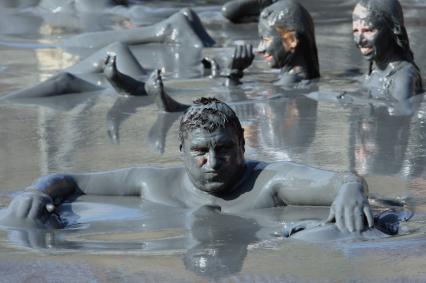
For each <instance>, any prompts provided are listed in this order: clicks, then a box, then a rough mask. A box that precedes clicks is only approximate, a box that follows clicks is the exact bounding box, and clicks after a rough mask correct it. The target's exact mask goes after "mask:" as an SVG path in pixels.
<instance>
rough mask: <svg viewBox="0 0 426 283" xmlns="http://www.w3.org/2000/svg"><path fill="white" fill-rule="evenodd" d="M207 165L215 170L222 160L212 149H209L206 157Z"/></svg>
mask: <svg viewBox="0 0 426 283" xmlns="http://www.w3.org/2000/svg"><path fill="white" fill-rule="evenodd" d="M207 158H208V159H207V166H208V168H210V169H213V170H217V169H219V168H220V166H221V164H222V162H221V159H220V157H218V156H217V154H216V152H215V151H214V150H210V151H209V155H208V157H207Z"/></svg>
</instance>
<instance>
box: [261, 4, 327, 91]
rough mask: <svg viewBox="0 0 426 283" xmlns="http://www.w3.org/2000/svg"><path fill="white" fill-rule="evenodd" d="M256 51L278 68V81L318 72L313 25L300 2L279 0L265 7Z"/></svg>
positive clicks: (306, 77)
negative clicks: (279, 74)
mask: <svg viewBox="0 0 426 283" xmlns="http://www.w3.org/2000/svg"><path fill="white" fill-rule="evenodd" d="M259 36H260V44H259V47H258V50H257V51H258V53H260V54H261V55H263V58H264V59H265V60H266V61H267V62H268V63H269V66H270V67H271V68H280V69H281V76H280V80H279V81H278V83H277V84H279V85H291V84H293V83H297V82H301V81H303V80H311V79H315V78H318V77H319V76H320V72H319V62H318V51H317V46H316V42H315V28H314V23H313V20H312V17H311V15H310V14H309V12H308V11H307V10H306V9H305V8H304V7H303V6H302V5H301V4H299V3H297V2H295V1H292V0H283V1H279V2H277V3H275V4H273V5H271V6H269V7H266V8H265V9H264V10H263V11H262V13H261V14H260V19H259Z"/></svg>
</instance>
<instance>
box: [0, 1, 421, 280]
mask: <svg viewBox="0 0 426 283" xmlns="http://www.w3.org/2000/svg"><path fill="white" fill-rule="evenodd" d="M22 2H23V1H22ZM29 2H30V1H29ZM29 2H28V3H29ZM188 2H189V1H188ZM300 2H301V3H302V4H304V5H305V7H306V8H307V9H308V10H309V11H310V12H311V14H312V16H313V18H314V21H315V24H316V36H317V44H318V49H319V50H318V51H319V58H320V66H321V75H322V76H321V79H320V80H319V82H318V84H317V86H316V88H315V89H314V90H312V91H319V92H322V93H327V92H330V91H334V92H340V91H353V92H360V91H359V88H360V84H359V79H360V78H361V76H362V74H363V73H364V72H365V71H366V68H367V63H366V62H364V61H363V59H362V57H361V54H360V53H359V51H358V50H357V49H356V47H355V45H354V43H353V41H352V34H351V30H352V27H351V12H352V9H353V7H354V5H355V1H338V0H322V1H313V0H312V1H311V0H300ZM401 2H402V5H403V8H404V12H405V20H406V26H407V29H408V33H409V37H410V41H411V45H412V49H413V52H414V54H415V58H416V62H417V64H418V66H419V67H420V69H421V70H422V71H423V75H424V72H425V69H426V41H425V38H424V28H425V26H426V19H425V18H424V15H425V13H426V3H425V2H423V1H420V0H418V1H415V0H407V1H401ZM11 3H13V1H6V0H2V2H0V4H1V5H0V6H1V8H0V9H1V10H0V23H1V24H0V58H2V60H1V62H0V96H3V95H6V94H8V93H10V92H12V91H16V90H19V89H22V88H26V87H30V86H32V85H34V84H36V83H38V82H40V81H43V80H45V79H47V78H49V77H50V76H51V75H53V74H55V73H57V72H58V71H60V70H62V69H64V68H67V67H69V66H71V65H73V64H75V63H76V62H78V61H80V60H82V59H83V58H85V56H88V55H89V54H91V53H92V52H93V50H88V49H85V48H78V49H77V48H74V49H73V48H67V49H63V48H56V47H55V46H56V45H57V44H60V42H61V41H62V40H64V39H66V38H69V37H71V36H73V35H76V34H80V33H86V32H91V31H99V30H107V29H123V28H129V27H131V26H132V25H148V24H152V23H155V22H157V21H159V20H161V19H164V18H166V17H167V16H169V15H171V14H172V13H173V12H175V11H178V10H179V9H180V8H182V7H185V6H188V5H190V6H191V8H193V9H194V10H195V11H196V12H197V13H198V14H199V15H200V17H201V19H202V21H203V23H204V25H205V27H206V28H207V30H208V32H209V34H210V35H211V36H212V37H213V38H214V39H215V40H216V41H217V45H216V46H217V47H218V48H217V47H214V48H207V49H204V50H203V51H202V53H203V54H201V53H200V54H195V53H191V54H188V52H183V51H182V50H178V49H179V47H176V46H166V47H164V46H160V45H155V44H150V45H146V46H138V47H134V48H132V50H133V52H134V53H135V54H136V55H137V58H138V59H139V60H140V62H141V63H142V65H143V66H144V67H146V68H147V69H153V68H158V67H163V65H164V63H165V62H166V63H167V64H166V65H165V66H164V69H165V79H164V80H165V85H166V88H167V90H168V91H169V93H170V94H171V95H172V96H173V97H174V98H175V99H176V100H178V101H180V102H184V103H189V102H190V101H191V100H192V98H194V97H198V96H217V97H219V98H221V99H223V100H225V101H227V102H230V103H231V105H232V107H233V108H234V109H235V110H236V112H237V115H238V116H239V118H240V119H241V121H242V125H243V127H244V129H245V138H246V158H247V159H259V160H263V161H277V160H291V161H294V162H301V163H306V164H310V165H312V166H316V167H320V168H324V169H331V170H336V171H347V170H355V171H356V172H358V173H359V174H361V175H362V176H365V178H366V179H367V182H368V183H369V188H370V192H371V193H372V194H373V195H376V196H385V197H391V198H407V199H408V200H409V202H410V204H411V205H412V206H413V207H415V214H414V216H413V218H412V219H411V220H410V221H409V222H407V223H404V225H403V226H402V227H401V231H402V232H401V235H398V236H394V237H387V238H384V237H376V238H374V237H373V238H372V239H368V240H366V239H364V240H357V239H342V240H339V241H329V242H325V243H324V242H322V243H312V242H304V241H299V240H297V239H286V238H283V237H280V236H279V233H280V230H281V227H282V226H283V225H284V224H285V223H291V222H292V221H297V220H304V219H322V218H325V217H326V216H327V214H328V209H327V208H310V207H307V208H306V207H305V208H295V207H286V208H273V209H263V210H259V211H251V212H248V213H245V214H241V215H226V216H223V217H222V218H220V220H217V216H216V215H214V214H209V213H203V212H201V213H200V212H197V213H194V211H187V210H182V209H176V208H165V207H161V206H159V205H156V204H150V203H146V202H144V203H143V205H142V206H141V200H140V199H139V198H134V197H133V198H132V197H122V198H118V197H94V196H84V197H81V198H80V199H78V200H77V201H76V202H74V203H73V204H64V205H63V206H62V208H61V210H62V211H63V217H65V218H67V219H68V221H69V222H70V225H69V228H67V229H64V230H54V231H37V230H31V231H29V230H6V229H2V230H0V282H188V281H193V282H208V281H213V280H217V281H223V282H346V281H350V282H407V281H409V282H423V281H425V280H426V271H425V269H424V266H425V263H426V255H425V250H426V237H425V236H426V235H425V233H426V197H425V193H426V102H422V103H421V104H420V105H419V107H418V110H417V111H416V112H415V114H414V115H411V116H402V117H399V116H392V115H389V112H388V110H387V109H384V108H380V107H374V106H370V105H367V104H364V105H357V106H354V105H350V104H348V105H346V104H338V103H335V102H333V101H330V100H329V99H322V100H321V99H320V101H316V100H312V99H309V98H307V97H306V96H303V95H300V93H298V92H303V91H301V90H292V91H290V90H285V89H281V88H279V87H276V86H274V85H273V84H271V82H272V81H273V80H274V79H276V76H277V72H276V71H273V70H270V69H268V68H266V67H265V64H264V63H263V62H262V60H261V58H256V59H255V64H254V66H253V67H251V68H250V69H249V70H247V75H246V76H245V77H244V79H243V81H244V84H243V85H241V87H240V88H237V89H231V90H230V89H228V88H226V87H224V86H223V85H222V81H221V80H211V79H208V78H206V77H202V76H201V68H200V67H199V66H195V67H194V66H193V65H192V64H191V60H195V61H196V60H199V58H201V56H202V55H206V54H207V55H214V56H218V57H219V58H225V57H226V56H230V55H231V54H232V48H231V47H232V46H233V45H234V44H235V43H236V42H238V41H241V40H244V41H246V42H252V43H254V44H256V41H257V25H256V23H248V24H244V25H234V24H231V23H228V22H226V20H225V19H224V18H223V17H222V16H221V14H220V7H221V4H222V1H191V4H187V3H185V2H184V1H175V2H172V1H146V2H142V1H141V3H142V4H140V5H135V6H132V7H131V8H124V7H115V8H102V9H99V10H98V12H96V13H95V12H90V11H79V12H77V11H73V10H67V11H65V12H64V11H62V12H61V11H56V12H55V13H53V12H52V11H48V10H47V9H43V7H41V8H40V7H39V8H34V7H25V5H22V6H21V7H12V6H13V5H12V4H11ZM42 3H44V4H45V5H47V6H48V3H49V1H42ZM176 54H179V56H177V55H176ZM196 55H198V57H197V56H196ZM160 58H168V59H167V60H164V61H162V60H163V59H160ZM188 58H189V59H188ZM190 59H191V60H190ZM185 64H186V65H185ZM0 117H1V121H2V122H1V127H0V140H1V146H0V160H1V162H0V180H1V187H0V207H2V208H3V207H5V206H6V205H7V204H8V203H9V201H10V199H11V197H13V195H15V194H16V193H19V191H22V189H23V188H24V187H25V186H27V185H28V184H30V183H31V182H32V181H33V180H35V179H36V178H37V177H38V176H40V175H45V174H48V173H53V172H65V171H73V172H87V171H102V170H110V169H115V168H123V167H131V166H140V165H154V166H156V165H158V166H175V165H178V164H180V162H181V161H180V156H179V151H178V142H177V119H178V117H179V115H178V114H165V113H158V111H157V108H156V106H155V104H153V100H152V99H151V98H150V97H122V96H119V95H117V94H116V93H115V92H114V91H113V90H112V89H107V90H103V91H94V92H90V93H84V94H69V95H63V96H57V97H50V98H48V97H46V98H37V99H25V100H21V101H19V102H17V101H14V102H2V103H1V104H0ZM117 189H119V188H117ZM215 219H216V220H215Z"/></svg>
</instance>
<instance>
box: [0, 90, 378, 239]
mask: <svg viewBox="0 0 426 283" xmlns="http://www.w3.org/2000/svg"><path fill="white" fill-rule="evenodd" d="M194 103H196V104H195V105H194V106H193V107H191V109H189V110H188V112H187V114H186V116H184V118H183V119H182V121H181V127H180V130H181V131H183V132H182V133H181V135H180V137H181V143H182V145H181V152H182V158H183V159H184V160H185V161H184V166H185V167H177V168H152V167H140V168H128V169H121V170H116V171H110V172H101V173H88V174H65V175H50V176H47V177H44V178H42V179H40V180H39V181H37V182H36V184H35V185H34V186H33V187H34V188H36V190H38V191H40V192H42V193H43V194H47V195H48V196H49V197H50V198H47V200H46V201H43V202H42V203H41V201H40V200H39V199H38V198H36V197H33V196H32V192H28V193H24V194H21V195H19V196H17V197H16V198H15V199H14V200H13V202H12V203H13V205H11V206H9V208H8V213H9V215H11V214H16V211H17V210H21V208H22V207H23V206H25V207H26V208H25V210H24V213H19V214H18V217H16V218H14V219H13V220H12V221H11V218H7V217H6V219H3V223H4V222H7V223H8V225H11V224H13V225H15V226H25V225H26V223H27V222H28V221H30V222H31V221H32V222H34V223H37V221H39V219H40V218H41V217H44V218H46V219H48V218H49V216H50V212H49V211H51V210H52V209H47V208H45V209H44V207H51V206H52V205H55V204H58V203H61V202H62V201H63V200H65V199H69V197H70V196H75V195H79V194H95V195H96V194H99V195H125V196H130V195H135V196H137V195H141V196H143V198H144V199H146V200H148V201H152V202H156V203H160V204H164V205H169V206H177V207H187V208H189V207H194V208H196V207H199V206H203V205H216V206H220V207H221V209H222V211H224V212H238V211H245V210H251V209H258V208H267V207H275V206H283V205H328V206H330V205H331V207H332V209H331V211H330V215H329V217H328V219H327V221H330V222H331V221H336V225H337V227H338V228H339V229H340V230H343V231H350V232H353V231H361V230H364V229H366V227H371V226H372V225H373V220H372V214H371V211H370V208H369V204H368V201H367V194H368V192H367V186H366V184H365V183H364V181H363V180H362V179H361V178H360V177H358V176H356V175H353V174H349V173H346V174H342V173H336V172H331V171H325V170H320V169H316V168H312V167H309V166H305V165H300V164H295V163H291V162H276V163H270V164H267V163H263V162H259V161H245V160H244V156H243V152H244V139H243V136H242V129H241V125H240V124H239V121H238V118H237V117H236V116H235V113H234V112H233V111H232V109H231V108H229V106H227V105H226V104H224V103H222V102H220V101H218V100H216V99H207V98H202V99H200V100H198V101H196V102H194ZM224 115H225V116H224ZM194 117H197V118H196V120H192V119H194ZM225 117H226V118H225ZM238 125H239V126H238ZM237 127H238V128H239V129H237ZM117 188H120V189H117ZM170 188H173V189H170ZM364 217H366V219H367V223H365V222H364ZM8 221H9V222H8ZM46 225H47V224H46Z"/></svg>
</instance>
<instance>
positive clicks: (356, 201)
mask: <svg viewBox="0 0 426 283" xmlns="http://www.w3.org/2000/svg"><path fill="white" fill-rule="evenodd" d="M271 169H274V170H276V174H275V176H274V177H273V178H272V180H271V182H272V183H271V185H272V186H273V189H274V191H275V192H276V194H277V195H278V197H279V198H280V199H282V200H283V201H284V202H285V203H287V204H290V205H326V206H331V208H330V215H329V217H328V219H327V222H331V221H333V220H335V221H336V225H337V227H338V228H339V230H341V231H347V230H348V231H350V232H354V231H356V232H360V231H362V230H363V229H364V228H365V223H364V217H365V218H366V219H367V223H368V227H372V226H373V217H372V214H371V210H370V206H369V204H368V187H367V185H366V183H365V181H364V179H363V178H361V177H359V176H357V175H355V174H353V173H337V172H332V171H326V170H320V169H317V168H312V167H309V166H304V165H300V164H293V163H277V164H276V165H274V167H272V168H271ZM283 172H285V173H283Z"/></svg>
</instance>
